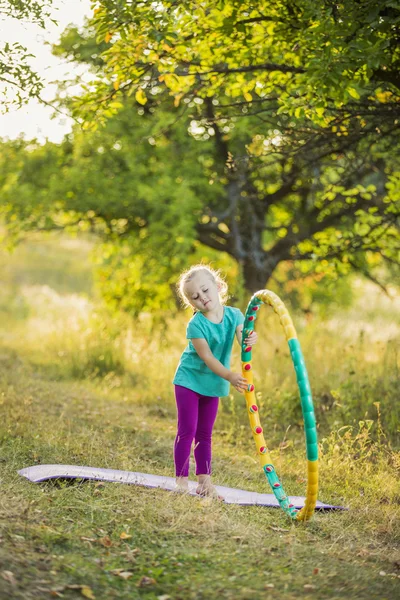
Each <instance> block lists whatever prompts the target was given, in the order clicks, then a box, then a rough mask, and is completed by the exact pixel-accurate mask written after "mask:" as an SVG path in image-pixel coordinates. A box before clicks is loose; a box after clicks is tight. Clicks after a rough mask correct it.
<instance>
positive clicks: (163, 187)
mask: <svg viewBox="0 0 400 600" xmlns="http://www.w3.org/2000/svg"><path fill="white" fill-rule="evenodd" d="M102 4H103V5H105V4H107V3H102ZM108 4H109V5H110V9H111V8H112V5H115V7H117V6H118V7H119V9H121V8H123V7H124V6H126V7H127V10H130V8H129V7H131V6H133V5H135V9H137V14H136V13H135V19H136V21H135V27H136V29H137V28H139V26H140V25H143V26H145V19H144V16H143V13H141V12H140V11H141V9H142V8H143V10H144V7H145V6H148V7H149V6H150V5H147V4H146V5H145V4H144V3H143V4H142V3H124V2H120V3H118V5H116V4H115V3H108ZM164 4H165V5H166V4H167V3H164ZM173 4H174V6H175V7H181V6H183V5H185V3H179V2H175V3H173ZM205 4H206V3H202V6H204V5H205ZM221 4H224V5H226V6H227V5H228V3H221ZM230 4H231V5H232V6H233V5H235V3H230ZM242 4H245V3H241V5H242ZM160 6H161V4H160ZM186 6H188V5H187V3H186ZM149 10H150V8H149ZM152 10H153V9H152ZM196 10H197V8H196ZM210 10H214V9H213V8H212V9H210ZM155 12H156V13H157V14H156V15H155V16H154V15H153V20H154V19H156V18H157V19H158V18H159V16H158V12H160V14H164V16H165V19H168V18H169V17H170V13H166V12H164V13H162V11H155ZM153 13H154V10H153ZM209 14H213V13H209ZM99 15H100V13H97V16H98V18H100V17H99ZM149 15H150V13H149ZM149 15H148V16H149ZM119 16H120V19H121V22H123V17H124V15H123V14H122V15H119ZM239 17H241V18H243V14H241V15H239V16H238V13H237V14H236V17H235V18H236V19H237V20H239ZM132 18H133V17H132ZM248 18H249V19H250V18H251V19H256V20H255V21H254V23H256V24H258V21H257V18H259V17H255V16H254V15H253V14H251V15H250V17H248ZM140 19H143V23H142V21H141V20H140ZM149 19H150V16H149ZM211 21H212V23H215V24H216V26H218V23H219V21H218V19H217V18H216V16H215V15H214V19H213V20H211ZM195 23H201V20H200V19H197V21H195ZM150 25H151V21H150V20H149V27H150ZM203 25H204V24H203ZM250 25H251V24H248V25H247V26H250ZM189 26H190V23H189V21H188V20H187V21H186V22H185V28H184V30H185V35H187V36H189V46H190V42H191V38H190V36H191V35H192V34H193V36H194V33H196V32H192V33H191V30H190V27H189ZM136 29H134V30H133V33H132V36H131V37H128V39H125V42H124V39H123V37H122V33H121V37H120V39H119V38H118V35H119V33H118V32H117V33H115V34H114V35H115V36H116V39H118V42H119V43H118V45H117V47H114V46H112V47H111V48H110V50H107V51H106V55H105V56H104V58H105V59H107V60H108V59H110V61H111V60H112V61H114V62H111V63H109V62H106V63H104V62H102V61H101V60H99V52H98V50H96V49H95V47H94V44H93V38H92V36H91V35H89V34H86V35H83V36H79V34H78V32H77V31H76V30H73V29H69V30H68V31H67V32H66V33H65V35H64V36H63V39H62V41H61V44H60V46H59V47H58V49H57V52H59V53H63V54H64V55H65V56H70V57H71V58H74V59H79V60H83V61H88V60H89V61H90V62H91V64H92V65H93V68H94V69H95V72H96V73H97V84H98V88H97V91H96V93H95V94H94V95H93V94H92V92H88V94H86V95H83V96H82V97H80V98H79V99H78V100H77V105H79V107H80V109H79V110H80V112H79V114H80V115H81V118H82V117H85V115H86V116H87V115H88V114H89V112H88V111H91V112H90V114H91V120H89V119H88V118H87V120H86V123H87V125H88V128H87V129H86V133H84V134H82V133H78V131H77V130H76V131H75V133H74V136H73V137H72V138H70V139H69V140H68V141H67V142H65V144H64V146H63V148H59V149H57V148H56V147H55V146H49V145H47V146H46V147H45V149H44V150H43V149H42V150H41V149H39V148H37V149H35V150H33V151H31V152H30V153H29V152H28V153H27V154H26V155H25V156H24V158H23V159H22V163H23V166H22V168H21V166H20V167H19V168H18V169H14V168H12V169H11V170H10V169H9V167H8V166H7V167H4V169H5V172H6V171H7V170H8V171H7V173H6V174H5V175H4V177H3V182H6V183H3V187H2V190H3V198H5V199H6V200H7V206H8V212H7V218H8V222H9V223H10V224H12V223H14V224H15V223H17V224H18V226H21V225H22V226H24V223H25V224H26V226H29V227H31V226H33V227H41V228H49V227H60V226H64V225H65V224H66V223H69V224H71V223H77V224H81V225H80V226H84V225H85V226H87V227H91V228H92V229H94V230H95V231H97V232H101V233H102V235H103V236H104V239H108V240H109V244H108V246H107V253H108V257H107V258H106V261H105V263H106V264H105V267H104V271H103V272H104V274H105V276H107V277H108V278H109V279H108V290H109V294H110V295H112V296H113V297H114V299H116V300H117V301H119V302H122V303H123V302H127V303H129V300H127V294H126V290H127V289H129V288H130V289H132V285H131V284H132V280H135V281H136V282H137V284H138V286H137V289H136V291H135V300H137V301H138V302H139V303H140V302H142V306H143V305H144V304H143V303H144V302H145V300H144V298H140V297H141V295H142V296H147V298H148V297H149V293H148V291H149V289H152V290H154V289H155V283H157V285H160V286H161V284H162V282H166V283H167V287H168V286H169V284H170V283H171V282H172V281H173V280H174V278H175V276H176V272H177V271H179V269H180V268H181V266H182V264H183V263H184V262H185V263H186V264H187V262H188V261H189V260H190V259H191V257H192V259H193V252H194V251H195V250H196V247H197V246H196V245H197V244H198V242H201V243H202V244H204V245H205V246H206V247H209V248H211V249H212V250H213V251H215V252H218V253H221V252H222V253H223V254H222V255H221V254H220V256H226V254H228V255H230V256H231V257H232V258H233V259H234V260H235V261H237V263H238V264H239V265H240V267H241V270H242V273H243V278H244V282H245V285H246V288H247V289H248V290H249V291H255V290H256V289H259V288H261V287H265V285H266V284H267V282H268V280H269V279H270V278H271V276H272V274H273V273H275V271H276V269H277V268H278V267H279V266H281V265H282V264H284V263H286V264H294V265H296V266H298V267H299V270H300V271H301V272H303V273H308V272H312V271H319V272H320V273H323V274H326V273H327V272H331V273H338V272H339V273H341V272H345V273H346V272H348V271H349V270H350V269H357V270H361V271H363V272H364V273H365V274H366V275H367V276H370V277H372V278H375V275H374V271H373V269H372V267H371V257H374V260H375V261H376V259H377V258H379V257H382V256H384V257H385V258H386V259H387V260H389V261H393V262H395V261H396V239H397V238H396V233H397V230H396V219H397V218H398V212H399V211H398V208H397V207H398V200H399V198H398V192H397V189H398V188H397V182H398V179H399V177H398V175H397V174H396V160H397V156H396V152H397V150H398V147H397V146H396V145H395V144H394V143H393V135H394V132H395V131H396V127H397V125H396V123H394V122H391V121H390V119H391V118H392V117H390V118H389V117H388V119H387V121H384V123H383V124H381V131H382V132H383V133H381V134H379V135H377V132H376V131H374V129H373V119H372V117H371V115H372V113H373V111H371V110H370V108H369V105H368V102H370V97H372V96H371V94H370V92H368V95H367V92H365V93H364V92H362V94H360V99H359V100H357V99H356V98H353V97H352V96H351V95H349V100H348V102H347V104H345V103H344V101H343V100H340V101H339V100H337V101H335V102H333V103H332V105H331V106H330V107H329V108H324V107H318V106H316V107H315V110H314V112H313V111H310V112H307V111H306V110H305V109H304V110H303V109H302V112H299V111H298V110H297V109H298V108H299V106H298V105H296V107H295V108H294V110H293V111H292V112H291V111H290V110H289V109H288V110H286V109H285V110H281V108H282V96H284V94H285V93H286V91H287V90H288V91H287V96H286V97H287V98H294V100H295V99H296V92H295V91H294V90H295V88H296V86H295V85H294V83H293V81H292V80H291V79H290V78H289V79H288V80H287V81H286V80H282V81H281V82H280V83H279V81H277V80H275V79H272V80H271V81H272V83H273V88H272V87H271V91H270V92H268V94H266V95H261V92H260V95H257V97H256V96H255V95H254V92H253V91H251V92H247V91H246V90H245V89H244V85H245V83H244V82H247V83H248V79H247V78H248V77H250V75H251V76H252V77H253V79H254V74H251V73H250V71H248V72H247V71H246V72H245V77H246V79H240V78H239V79H238V77H239V76H240V77H244V75H243V72H232V73H229V74H228V75H229V77H228V78H227V74H226V73H224V74H221V78H220V79H219V81H218V85H217V84H216V83H215V80H213V79H211V76H210V77H208V76H207V78H204V76H203V75H202V76H201V77H200V78H199V77H197V75H196V77H195V79H196V78H197V79H196V81H198V85H197V84H196V82H195V84H193V86H192V88H190V90H188V91H185V93H184V96H181V97H179V94H178V93H176V91H174V92H173V94H172V95H171V92H172V91H173V90H172V89H171V85H173V84H171V83H170V82H171V81H173V80H174V78H173V77H172V78H171V79H168V78H167V79H166V75H168V73H163V74H160V65H161V67H162V65H163V63H162V62H161V59H160V60H159V62H158V63H157V64H154V65H153V64H152V65H151V69H150V70H149V71H148V72H147V74H146V75H143V79H140V78H139V79H136V80H135V79H134V78H133V77H132V78H130V73H131V71H130V70H129V69H130V67H129V60H130V58H129V57H131V58H132V57H133V58H134V53H135V52H136V45H138V44H140V43H142V44H144V43H145V41H143V40H142V39H141V36H140V35H139V34H138V35H136V34H137V31H136ZM100 33H101V40H99V43H101V44H102V45H104V44H105V40H104V37H105V36H104V31H103V32H102V31H101V30H100ZM211 33H212V32H211ZM211 33H210V35H211ZM222 33H223V32H222ZM154 35H155V34H154ZM135 36H136V37H135ZM194 37H198V36H197V34H196V36H194ZM107 39H108V38H107ZM212 39H213V38H212V37H209V38H207V40H206V41H207V43H208V48H209V49H210V52H211V55H212V56H213V55H214V54H215V53H216V52H217V50H218V48H219V49H220V51H221V52H225V51H226V48H229V45H230V43H231V41H232V45H233V47H234V44H235V43H236V42H235V39H234V35H233V34H232V35H231V34H229V35H228V34H226V33H224V37H223V36H222V34H221V36H220V38H218V44H217V43H215V44H214V45H215V47H216V48H217V49H215V48H214V47H213V45H212ZM251 39H252V38H251ZM253 42H254V40H253ZM124 43H125V46H124ZM260 43H261V42H260ZM284 43H286V42H285V40H284V39H283V40H281V46H282V45H283V44H284ZM135 44H136V45H135ZM199 45H201V40H200V42H199ZM205 45H206V46H207V44H205ZM250 46H251V48H250V50H251V51H254V50H253V46H252V45H251V44H250ZM275 46H276V45H273V46H270V45H269V46H268V47H267V48H266V50H268V51H269V52H271V53H272V52H273V51H275V50H276V52H278V50H277V49H276V47H275ZM177 48H178V46H177ZM177 48H176V49H174V51H175V50H176V52H178V50H177ZM185 48H186V45H185ZM144 49H146V48H145V47H144V46H143V45H142V50H144ZM206 50H207V49H206V48H205V49H204V52H206ZM250 50H249V51H250ZM188 51H189V50H188ZM260 51H261V50H260ZM165 52H166V53H167V55H169V54H170V53H171V52H172V50H168V49H167V50H165ZM181 52H183V50H181ZM266 55H267V53H266ZM113 56H114V58H112V57H113ZM143 56H144V57H148V56H149V54H146V53H145V54H143ZM235 56H236V55H235V54H233V55H232V56H231V58H230V60H231V61H233V60H236V58H235ZM132 64H133V66H132V69H133V68H134V66H135V65H134V62H133V63H132ZM232 64H233V63H232ZM113 65H115V70H114V66H113ZM180 67H182V65H180ZM191 68H192V67H191ZM235 68H236V69H239V68H240V67H235ZM296 68H297V67H296ZM233 69H234V67H232V68H231V70H232V71H233ZM120 71H121V72H122V73H124V76H125V77H126V81H125V82H124V83H122V80H120V79H118V80H117V78H116V73H119V72H120ZM249 73H250V75H249ZM299 75H300V74H299ZM292 76H293V73H292ZM296 76H297V74H296ZM144 77H147V79H144ZM185 77H186V76H182V78H183V80H184V82H186V81H187V77H186V78H185ZM231 77H232V78H233V80H231V79H230V78H231ZM160 78H161V81H160ZM268 80H269V79H268ZM235 81H236V83H235ZM238 83H239V84H238ZM247 83H246V85H247ZM270 83H271V82H270ZM272 83H271V85H272ZM214 84H215V86H216V87H215V89H214V88H213V85H214ZM256 84H257V80H255V86H254V89H258V88H257V85H256ZM104 85H105V86H106V89H105V88H104ZM185 85H186V84H185ZM196 86H197V87H196ZM235 86H236V87H235ZM290 86H292V87H290ZM99 90H100V91H99ZM233 90H236V92H234V91H233ZM273 90H275V91H273ZM313 90H314V91H315V93H316V94H318V90H316V88H315V86H314V87H313ZM237 91H239V95H236V96H235V94H236V93H237ZM277 91H279V92H280V94H279V95H278V93H277ZM100 92H101V93H100ZM103 92H104V94H103ZM245 93H246V94H247V93H249V94H251V99H250V98H249V97H247V99H246V97H245V95H244V94H245ZM382 93H383V92H382ZM99 94H100V95H99ZM101 94H103V96H102V95H101ZM310 94H311V92H310ZM311 96H312V94H311ZM387 98H389V97H387ZM102 99H104V102H102ZM378 100H379V99H378ZM373 102H375V100H374V99H373ZM379 102H380V104H381V105H382V106H383V109H382V110H383V112H382V114H385V115H390V114H391V113H390V111H391V110H392V108H393V107H392V101H391V100H390V102H383V101H382V102H381V101H379ZM336 103H337V104H338V106H336ZM386 104H390V106H391V108H390V110H389V108H387V107H386V106H384V105H386ZM305 108H307V106H306V107H305ZM318 108H324V110H323V111H321V110H319V111H317V109H318ZM95 111H97V114H98V115H100V116H105V117H106V119H105V122H106V127H105V129H98V130H97V131H91V127H90V125H91V122H92V121H93V120H94V116H95V114H96V112H95ZM363 113H365V115H364V116H363ZM77 114H78V113H77ZM364 117H365V119H366V121H368V123H367V125H364V121H363V119H364ZM370 117H371V119H370ZM374 118H375V117H374ZM368 119H370V120H368ZM115 145H116V146H117V147H116V148H115V147H114V146H115ZM119 146H120V148H119V149H118V147H119ZM46 148H47V151H46ZM99 148H102V151H101V152H99V150H98V149H99ZM54 155H56V156H54ZM35 161H36V162H35ZM33 164H34V167H33ZM55 165H57V166H55ZM48 169H50V170H51V176H49V173H48V172H47V171H48ZM41 173H42V175H41ZM60 175H62V176H60ZM46 180H47V182H48V183H47V184H46V183H45V182H46ZM11 182H12V184H11ZM182 182H184V185H183V186H182ZM5 190H7V193H6V192H5ZM16 198H17V199H18V200H16ZM36 199H39V201H38V200H36ZM35 207H36V208H35ZM35 215H36V216H35ZM182 238H183V241H182ZM157 277H158V281H157ZM114 284H115V285H114ZM146 286H147V288H146ZM160 289H161V288H160ZM162 293H163V294H164V295H165V294H166V293H167V291H166V288H165V285H164V288H163V292H162ZM159 297H161V295H160V296H159ZM137 306H138V305H136V308H135V310H137Z"/></svg>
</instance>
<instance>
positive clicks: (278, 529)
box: [269, 525, 290, 533]
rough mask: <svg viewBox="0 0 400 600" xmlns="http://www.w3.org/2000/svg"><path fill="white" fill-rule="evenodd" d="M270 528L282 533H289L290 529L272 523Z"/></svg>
mask: <svg viewBox="0 0 400 600" xmlns="http://www.w3.org/2000/svg"><path fill="white" fill-rule="evenodd" d="M269 528H270V529H272V531H278V532H280V533H288V532H289V531H290V529H282V527H274V526H273V525H270V526H269Z"/></svg>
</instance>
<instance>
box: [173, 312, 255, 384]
mask: <svg viewBox="0 0 400 600" xmlns="http://www.w3.org/2000/svg"><path fill="white" fill-rule="evenodd" d="M243 322H244V316H243V314H242V313H241V311H240V310H239V309H238V308H233V307H232V306H224V316H223V318H222V321H221V323H212V322H211V321H209V320H208V319H207V318H206V317H205V316H204V315H203V314H202V313H201V312H197V313H196V314H195V315H194V316H193V317H192V318H191V319H190V321H189V323H188V326H187V329H186V337H187V338H188V340H189V343H188V345H187V347H186V348H185V350H184V351H183V353H182V356H181V360H180V362H179V365H178V368H177V369H176V372H175V377H174V380H173V383H174V384H175V385H182V386H183V387H186V388H189V389H190V390H193V391H194V392H197V393H199V394H202V395H203V396H227V395H228V394H229V385H230V384H229V381H226V379H223V378H222V377H220V376H219V375H216V374H215V373H213V371H211V369H209V368H208V367H207V365H206V363H205V362H204V361H203V360H202V359H201V358H200V356H199V355H198V354H197V352H196V349H195V347H194V346H193V344H192V342H191V339H192V338H203V339H205V340H206V341H207V342H208V345H209V346H210V350H211V352H212V353H213V355H214V356H215V358H217V359H218V360H219V361H220V362H221V363H222V364H223V365H224V367H226V368H227V369H229V368H230V362H231V353H232V346H233V342H234V339H235V333H236V327H237V326H238V325H241V324H242V323H243Z"/></svg>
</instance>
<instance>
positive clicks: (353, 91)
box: [347, 87, 360, 100]
mask: <svg viewBox="0 0 400 600" xmlns="http://www.w3.org/2000/svg"><path fill="white" fill-rule="evenodd" d="M347 91H348V93H349V94H350V96H351V97H352V98H355V99H356V100H359V99H360V94H359V93H358V92H357V90H356V89H355V88H352V87H351V88H347Z"/></svg>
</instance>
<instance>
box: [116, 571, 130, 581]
mask: <svg viewBox="0 0 400 600" xmlns="http://www.w3.org/2000/svg"><path fill="white" fill-rule="evenodd" d="M132 575H133V573H132V571H122V572H121V573H119V574H118V577H121V578H122V579H125V580H126V579H129V578H130V577H132Z"/></svg>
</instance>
